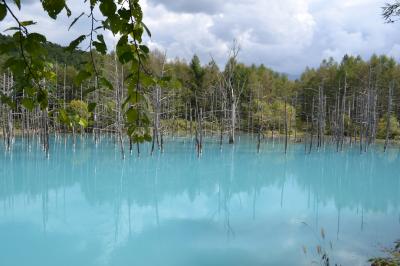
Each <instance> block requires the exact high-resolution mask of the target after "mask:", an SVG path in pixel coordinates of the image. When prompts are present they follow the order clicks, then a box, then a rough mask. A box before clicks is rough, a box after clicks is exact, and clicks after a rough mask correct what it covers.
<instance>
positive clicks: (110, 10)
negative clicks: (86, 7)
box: [100, 0, 117, 17]
mask: <svg viewBox="0 0 400 266" xmlns="http://www.w3.org/2000/svg"><path fill="white" fill-rule="evenodd" d="M100 11H101V13H102V14H103V15H104V16H106V17H109V16H112V15H114V14H115V11H117V6H116V5H115V3H114V0H102V1H101V3H100Z"/></svg>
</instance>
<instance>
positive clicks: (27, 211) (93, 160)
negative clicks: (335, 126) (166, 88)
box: [0, 137, 400, 266]
mask: <svg viewBox="0 0 400 266" xmlns="http://www.w3.org/2000/svg"><path fill="white" fill-rule="evenodd" d="M0 148H2V147H0ZM50 148H51V150H50V158H49V159H46V158H45V156H44V154H43V153H42V152H41V151H40V150H39V151H38V148H37V147H36V146H35V145H33V146H32V147H31V149H30V151H27V147H26V145H23V143H22V141H21V140H17V141H16V143H15V145H14V147H13V152H12V153H5V152H2V153H1V154H0V163H1V169H0V265H2V266H14V265H18V266H28V265H29V266H36V265H38V266H39V265H40V266H50V265H51V266H54V265H65V266H72V265H78V266H80V265H82V266H92V265H118V266H125V265H167V266H169V265H229V266H232V265H244V266H247V265H248V266H252V265H311V263H312V261H318V259H319V257H318V254H317V252H316V246H317V245H321V246H322V247H323V248H325V250H326V251H327V252H328V254H329V256H330V258H331V262H337V263H341V264H342V265H366V264H367V262H366V261H367V259H368V258H369V257H371V256H374V255H379V254H380V250H381V249H382V248H383V247H386V246H391V243H392V242H393V241H395V240H396V239H398V238H400V206H399V204H400V179H399V177H400V157H399V152H398V150H397V149H395V148H392V149H390V150H389V151H388V152H387V153H386V154H384V153H383V152H382V151H381V150H382V149H381V147H377V148H376V149H375V150H370V151H369V152H368V153H365V154H361V155H360V153H359V150H358V149H357V148H354V149H347V150H346V151H344V152H340V153H336V152H335V151H334V150H332V149H329V148H327V149H325V150H324V151H319V152H313V153H311V154H309V155H305V154H304V146H303V145H301V144H298V145H291V146H290V147H289V151H288V154H287V155H286V156H285V155H284V153H283V149H282V145H281V144H279V143H274V144H273V143H263V145H262V148H261V152H260V153H259V154H257V150H256V140H255V139H254V140H251V138H249V137H242V138H241V139H240V141H239V143H238V144H236V145H235V146H230V145H228V144H225V145H224V146H223V147H222V150H220V148H219V145H218V144H217V143H214V142H213V141H211V140H207V141H206V143H205V146H204V152H203V155H202V156H201V158H197V156H196V154H195V151H194V145H193V142H192V141H191V140H189V139H175V140H172V139H171V140H168V141H167V142H166V144H165V152H164V153H163V154H160V153H156V154H154V155H153V156H150V155H148V149H149V147H148V146H142V147H141V152H142V153H141V156H140V158H138V157H137V156H136V154H134V155H131V156H127V158H126V160H124V161H122V160H121V156H120V152H119V148H118V146H115V144H114V141H113V140H112V139H103V140H102V142H101V143H100V144H98V145H97V146H96V145H94V144H93V141H92V139H90V138H87V139H82V140H80V139H78V143H77V145H76V148H75V150H74V149H73V148H72V144H71V140H68V141H67V142H64V140H54V139H53V140H52V143H51V146H50ZM321 228H323V230H324V234H325V238H323V237H322V236H321V233H320V231H321ZM331 246H332V247H331ZM303 249H305V250H306V252H304V250H303Z"/></svg>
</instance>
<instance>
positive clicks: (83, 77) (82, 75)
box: [74, 70, 92, 86]
mask: <svg viewBox="0 0 400 266" xmlns="http://www.w3.org/2000/svg"><path fill="white" fill-rule="evenodd" d="M91 76H92V73H90V72H88V71H86V70H81V71H79V73H78V75H77V76H76V77H75V79H74V82H75V84H76V85H77V86H80V85H81V84H82V82H83V81H84V80H86V79H88V78H90V77H91Z"/></svg>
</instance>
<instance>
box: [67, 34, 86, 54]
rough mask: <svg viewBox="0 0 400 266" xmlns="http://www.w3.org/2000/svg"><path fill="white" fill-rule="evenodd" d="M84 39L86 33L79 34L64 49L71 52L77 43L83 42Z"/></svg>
mask: <svg viewBox="0 0 400 266" xmlns="http://www.w3.org/2000/svg"><path fill="white" fill-rule="evenodd" d="M85 39H86V35H81V36H79V37H78V38H76V39H75V40H73V41H72V42H71V43H70V44H69V45H68V47H67V48H65V50H66V51H69V52H72V51H73V50H75V49H76V47H78V45H79V44H80V43H81V42H83V41H84V40H85Z"/></svg>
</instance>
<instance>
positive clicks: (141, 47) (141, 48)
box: [139, 45, 150, 54]
mask: <svg viewBox="0 0 400 266" xmlns="http://www.w3.org/2000/svg"><path fill="white" fill-rule="evenodd" d="M139 48H140V50H142V51H143V52H144V53H145V54H148V53H149V52H150V49H149V47H147V46H146V45H139Z"/></svg>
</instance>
